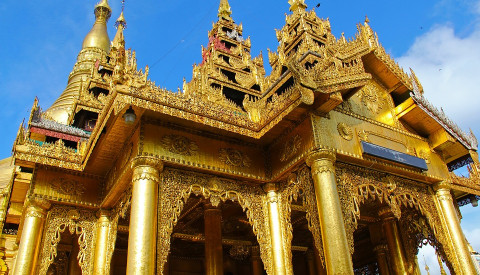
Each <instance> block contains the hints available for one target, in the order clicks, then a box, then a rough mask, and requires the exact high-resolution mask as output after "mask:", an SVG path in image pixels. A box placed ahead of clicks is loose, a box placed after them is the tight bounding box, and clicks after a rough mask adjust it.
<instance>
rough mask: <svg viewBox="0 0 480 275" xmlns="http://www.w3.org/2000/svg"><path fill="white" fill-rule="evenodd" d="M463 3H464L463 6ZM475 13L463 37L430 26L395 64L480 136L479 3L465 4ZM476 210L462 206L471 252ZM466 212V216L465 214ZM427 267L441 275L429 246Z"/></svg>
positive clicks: (478, 245) (446, 27) (477, 238)
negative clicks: (412, 73)
mask: <svg viewBox="0 0 480 275" xmlns="http://www.w3.org/2000/svg"><path fill="white" fill-rule="evenodd" d="M451 4H452V1H450V0H444V1H440V2H439V5H451ZM463 4H465V3H463ZM468 4H469V5H470V7H471V8H472V11H471V12H472V13H476V18H475V20H474V22H473V23H472V24H473V28H472V29H471V31H469V32H468V33H467V34H466V35H465V34H459V33H456V32H455V28H454V25H453V24H450V23H444V24H439V25H435V26H433V27H432V28H431V29H430V30H429V31H428V32H426V33H425V34H423V35H421V36H419V37H417V38H416V40H415V42H414V43H413V45H412V46H411V47H410V48H409V50H408V51H407V52H406V53H405V54H404V55H403V56H401V57H399V58H397V61H398V62H399V63H400V65H402V66H403V67H404V68H408V67H411V68H412V69H413V70H414V71H415V73H416V74H417V76H418V78H419V79H420V81H421V83H422V85H423V87H424V90H425V96H426V97H427V98H428V100H429V101H430V102H432V103H433V104H434V105H435V106H437V107H439V108H440V107H441V108H443V110H444V111H445V113H446V114H447V115H448V116H449V117H450V118H451V119H452V120H453V121H455V122H457V123H458V124H459V125H460V126H461V127H462V128H463V129H464V130H466V129H468V128H469V127H471V128H472V130H473V131H474V133H476V135H477V137H478V136H479V134H480V124H479V123H478V121H479V117H480V108H479V107H478V106H479V104H480V88H479V87H480V77H479V70H478V64H480V51H479V50H478V49H480V24H479V21H480V1H477V2H476V3H472V2H470V3H468ZM474 210H477V209H472V207H471V206H465V207H462V209H461V211H462V214H463V217H464V219H463V220H462V228H463V230H464V233H465V236H466V238H467V240H468V241H469V242H470V244H471V245H472V246H473V248H474V249H477V250H478V249H480V229H478V224H476V223H477V220H478V218H479V217H480V213H479V212H478V211H474ZM464 212H465V213H464ZM423 256H425V261H426V264H427V265H428V266H429V268H430V274H440V269H439V265H438V261H437V258H436V255H435V251H434V249H433V248H432V247H429V246H428V247H424V248H422V249H421V250H420V252H419V255H418V258H419V264H420V267H421V268H420V269H421V271H422V274H427V273H426V271H425V269H424V268H425V262H424V260H423ZM447 271H448V270H447Z"/></svg>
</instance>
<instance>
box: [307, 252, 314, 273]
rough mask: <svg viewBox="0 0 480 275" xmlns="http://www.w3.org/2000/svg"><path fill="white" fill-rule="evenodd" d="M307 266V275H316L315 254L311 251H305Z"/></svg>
mask: <svg viewBox="0 0 480 275" xmlns="http://www.w3.org/2000/svg"><path fill="white" fill-rule="evenodd" d="M306 254H307V255H306V256H307V265H308V274H309V275H317V267H316V266H315V253H314V252H313V251H312V250H310V249H309V250H307V252H306Z"/></svg>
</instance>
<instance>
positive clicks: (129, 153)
mask: <svg viewBox="0 0 480 275" xmlns="http://www.w3.org/2000/svg"><path fill="white" fill-rule="evenodd" d="M139 139H140V129H138V128H137V130H136V131H135V132H134V133H133V135H132V137H131V138H130V139H129V140H128V141H127V142H125V143H124V144H123V145H119V146H123V148H121V149H120V152H121V153H120V154H119V155H118V157H117V159H116V160H115V164H114V165H113V167H112V169H111V170H110V172H109V173H108V175H107V178H108V180H107V181H106V184H105V193H108V192H110V191H111V190H112V188H113V187H114V185H115V184H117V185H122V184H129V182H130V180H129V179H128V180H126V178H128V177H125V179H123V181H122V182H119V180H122V178H123V177H124V176H125V174H124V173H126V172H128V171H130V170H129V167H128V165H129V163H130V160H131V159H132V158H133V157H135V156H137V155H138V154H139V150H140V149H139ZM119 183H120V184H119ZM116 188H118V189H122V186H116Z"/></svg>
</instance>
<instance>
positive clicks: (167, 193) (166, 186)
mask: <svg viewBox="0 0 480 275" xmlns="http://www.w3.org/2000/svg"><path fill="white" fill-rule="evenodd" d="M162 176H163V179H162V183H161V184H160V190H159V206H158V237H157V273H158V274H162V272H163V267H164V264H165V262H166V260H167V256H168V253H169V250H170V239H171V238H170V236H171V234H172V232H173V228H174V226H175V225H176V223H177V221H178V218H179V216H180V213H181V212H182V210H183V206H184V204H185V202H186V201H187V200H188V198H189V197H190V194H196V195H202V196H203V197H205V198H206V199H209V200H210V202H211V203H212V205H218V204H219V203H220V202H221V201H226V200H232V201H237V202H238V203H239V204H240V206H241V207H242V208H243V209H244V211H245V213H246V215H247V218H248V220H249V222H250V224H251V225H252V229H253V232H254V233H255V235H256V236H257V240H258V243H259V245H260V254H261V258H262V260H263V262H264V264H265V269H266V270H267V273H268V274H273V266H272V252H271V238H270V231H269V230H268V220H267V218H266V216H265V213H268V208H267V203H266V198H265V193H264V192H263V190H262V189H261V188H260V187H257V186H247V185H245V184H244V183H239V182H235V181H232V180H227V179H223V178H217V177H214V176H209V175H205V174H200V173H194V172H187V171H184V170H176V169H170V168H167V169H165V171H164V172H163V173H162Z"/></svg>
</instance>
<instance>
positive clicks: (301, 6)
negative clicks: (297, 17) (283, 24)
mask: <svg viewBox="0 0 480 275" xmlns="http://www.w3.org/2000/svg"><path fill="white" fill-rule="evenodd" d="M288 4H290V11H291V12H296V11H305V10H306V9H307V5H306V4H305V0H288Z"/></svg>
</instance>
